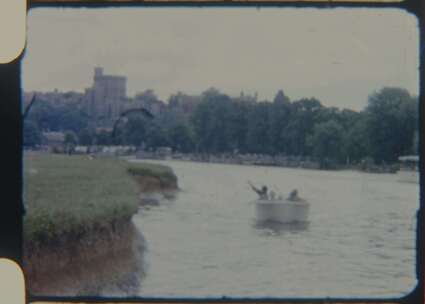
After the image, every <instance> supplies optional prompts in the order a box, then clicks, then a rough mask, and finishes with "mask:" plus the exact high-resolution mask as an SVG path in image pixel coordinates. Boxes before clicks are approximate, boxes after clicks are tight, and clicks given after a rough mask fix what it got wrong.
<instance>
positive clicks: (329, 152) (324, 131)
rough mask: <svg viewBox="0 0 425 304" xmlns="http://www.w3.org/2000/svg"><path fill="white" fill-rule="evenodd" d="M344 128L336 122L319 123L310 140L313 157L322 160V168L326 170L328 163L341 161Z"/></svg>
mask: <svg viewBox="0 0 425 304" xmlns="http://www.w3.org/2000/svg"><path fill="white" fill-rule="evenodd" d="M342 135H343V128H342V126H341V125H340V124H339V123H338V122H336V121H335V120H329V121H327V122H323V123H319V124H317V125H316V126H315V128H314V133H313V134H312V135H311V136H310V137H309V138H308V142H309V145H311V147H312V151H313V155H314V156H316V157H318V158H319V159H320V163H321V167H322V168H326V162H327V161H329V160H331V161H338V162H339V161H341V158H342V153H341V152H342V151H341V146H342V141H343V138H342Z"/></svg>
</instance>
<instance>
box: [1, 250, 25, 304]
mask: <svg viewBox="0 0 425 304" xmlns="http://www.w3.org/2000/svg"><path fill="white" fill-rule="evenodd" d="M0 303H8V304H25V279H24V274H23V273H22V270H21V268H20V267H19V266H18V264H16V263H15V262H13V261H12V260H9V259H5V258H0Z"/></svg>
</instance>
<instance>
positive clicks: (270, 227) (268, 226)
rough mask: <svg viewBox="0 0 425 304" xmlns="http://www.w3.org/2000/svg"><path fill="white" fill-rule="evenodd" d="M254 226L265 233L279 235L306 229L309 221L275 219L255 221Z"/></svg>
mask: <svg viewBox="0 0 425 304" xmlns="http://www.w3.org/2000/svg"><path fill="white" fill-rule="evenodd" d="M253 226H254V228H255V229H257V230H259V231H261V232H265V233H267V234H269V233H272V234H273V235H281V234H285V233H299V232H303V231H307V230H308V227H309V222H294V223H281V222H276V221H257V220H256V221H255V222H254V225H253Z"/></svg>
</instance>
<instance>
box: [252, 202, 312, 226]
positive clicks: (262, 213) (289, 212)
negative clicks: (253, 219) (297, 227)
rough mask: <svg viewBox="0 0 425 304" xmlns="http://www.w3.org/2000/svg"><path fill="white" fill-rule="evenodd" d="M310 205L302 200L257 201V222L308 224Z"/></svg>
mask: <svg viewBox="0 0 425 304" xmlns="http://www.w3.org/2000/svg"><path fill="white" fill-rule="evenodd" d="M309 208H310V204H309V203H308V202H307V201H305V200H302V199H299V200H297V201H290V200H257V201H255V209H256V216H257V221H259V222H265V221H271V222H280V223H297V222H306V221H307V219H308V211H309Z"/></svg>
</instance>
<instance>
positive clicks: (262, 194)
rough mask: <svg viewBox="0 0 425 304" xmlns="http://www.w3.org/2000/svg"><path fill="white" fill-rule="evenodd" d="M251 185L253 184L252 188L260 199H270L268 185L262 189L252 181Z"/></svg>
mask: <svg viewBox="0 0 425 304" xmlns="http://www.w3.org/2000/svg"><path fill="white" fill-rule="evenodd" d="M249 185H250V186H251V189H252V190H254V191H255V192H256V193H257V194H258V196H259V197H260V200H268V199H269V197H268V195H267V191H268V189H267V187H266V186H263V187H261V189H258V188H256V187H254V186H253V185H252V184H251V183H249Z"/></svg>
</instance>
